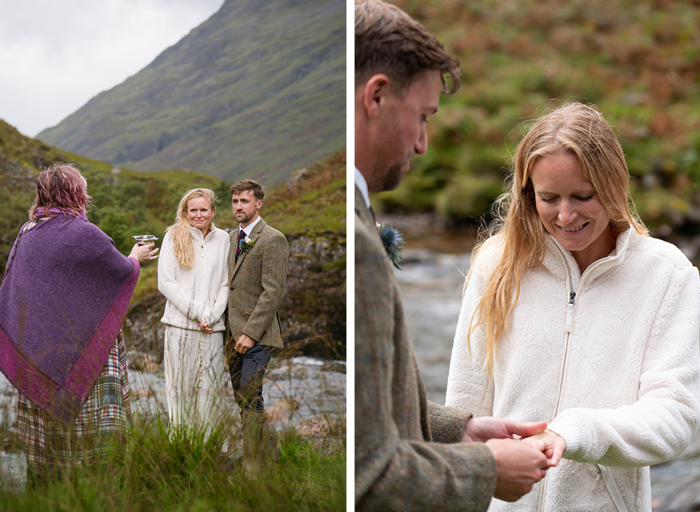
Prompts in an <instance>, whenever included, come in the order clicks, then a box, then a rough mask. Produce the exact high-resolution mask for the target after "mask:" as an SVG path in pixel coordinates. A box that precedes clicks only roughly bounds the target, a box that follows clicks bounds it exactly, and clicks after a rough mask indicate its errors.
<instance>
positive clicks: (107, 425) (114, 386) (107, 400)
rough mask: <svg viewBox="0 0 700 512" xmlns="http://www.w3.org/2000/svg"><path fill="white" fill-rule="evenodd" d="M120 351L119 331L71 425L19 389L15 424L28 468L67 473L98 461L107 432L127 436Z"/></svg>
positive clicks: (42, 473) (125, 381)
mask: <svg viewBox="0 0 700 512" xmlns="http://www.w3.org/2000/svg"><path fill="white" fill-rule="evenodd" d="M125 352H126V350H125V346H124V334H123V333H122V332H121V331H120V332H119V335H118V336H117V339H116V340H115V342H114V346H113V347H112V350H111V351H110V353H109V356H108V358H107V363H106V364H105V366H104V368H103V370H102V373H100V375H99V377H98V378H97V381H96V382H95V385H94V386H93V388H92V390H91V391H90V394H89V395H88V397H87V399H86V400H85V403H84V404H83V406H82V408H81V409H80V412H79V413H78V415H77V417H76V418H75V419H74V420H73V422H72V424H71V425H70V427H66V426H65V424H63V423H60V422H58V421H56V420H55V419H53V418H52V417H51V416H50V415H49V414H48V413H46V412H45V411H44V410H42V409H41V408H40V407H39V406H37V405H36V404H34V403H33V402H32V401H31V400H29V399H27V398H26V397H25V396H24V395H23V394H21V393H20V395H19V401H18V404H17V407H18V411H17V426H18V430H19V437H20V439H21V441H22V449H23V451H24V455H25V456H26V458H27V473H28V474H31V473H34V474H36V475H40V476H48V477H55V476H58V475H59V474H60V472H64V473H67V474H69V473H70V471H71V469H77V468H85V467H86V466H92V465H94V464H95V463H98V462H100V461H101V459H102V456H103V455H104V448H105V443H106V442H107V441H108V439H109V438H116V439H117V440H119V441H125V440H126V434H127V431H128V429H129V428H131V406H130V403H129V381H128V378H127V369H126V357H125Z"/></svg>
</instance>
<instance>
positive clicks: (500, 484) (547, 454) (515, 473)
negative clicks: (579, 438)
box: [462, 417, 566, 501]
mask: <svg viewBox="0 0 700 512" xmlns="http://www.w3.org/2000/svg"><path fill="white" fill-rule="evenodd" d="M546 429H547V423H546V422H540V423H524V422H518V421H511V420H509V419H504V418H491V417H482V418H471V419H470V420H469V421H467V425H466V427H465V429H464V433H463V434H462V442H464V443H470V442H481V443H485V444H486V446H487V447H488V448H489V450H491V453H492V454H493V458H494V459H495V461H496V491H495V493H494V496H495V497H496V498H498V499H499V500H504V501H517V500H518V499H520V497H521V496H523V495H525V494H527V493H528V492H530V491H531V490H532V486H533V485H534V484H535V483H537V482H539V481H540V480H541V479H542V478H544V476H545V474H546V471H547V470H548V469H549V468H552V467H555V466H556V465H557V464H558V463H559V461H560V460H561V457H562V455H563V454H564V451H565V450H566V441H564V439H563V438H562V437H561V436H559V435H558V434H555V433H554V432H552V431H551V430H546Z"/></svg>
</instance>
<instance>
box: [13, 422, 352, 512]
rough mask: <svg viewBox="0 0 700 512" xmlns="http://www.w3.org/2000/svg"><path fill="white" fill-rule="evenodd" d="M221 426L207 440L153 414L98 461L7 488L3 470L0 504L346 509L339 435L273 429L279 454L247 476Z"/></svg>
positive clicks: (25, 507) (18, 510)
mask: <svg viewBox="0 0 700 512" xmlns="http://www.w3.org/2000/svg"><path fill="white" fill-rule="evenodd" d="M225 439H226V436H224V435H222V434H221V433H220V432H219V433H216V434H215V435H212V436H211V437H210V438H209V439H207V440H206V441H205V440H204V436H203V435H202V434H200V433H196V434H194V435H190V436H182V435H173V436H170V438H169V434H168V429H167V428H166V427H165V426H163V425H162V424H161V423H160V422H158V421H149V422H146V423H138V424H137V425H136V426H135V427H134V429H133V432H132V434H131V436H130V438H129V441H128V443H127V444H126V445H112V446H110V449H109V450H108V454H107V455H106V457H105V460H104V462H103V465H102V467H100V468H99V469H92V470H88V471H84V472H82V473H81V474H80V475H71V476H72V478H68V477H66V478H59V479H56V481H55V482H52V483H50V484H48V485H39V486H38V487H37V488H35V489H33V490H32V491H31V492H17V491H16V490H12V482H11V481H9V480H8V479H7V478H8V477H7V476H5V478H4V481H3V482H2V484H3V489H4V490H2V489H0V504H1V505H2V506H1V507H0V508H2V510H4V511H8V512H10V511H12V512H23V511H27V512H29V511H32V512H34V511H36V510H42V511H47V512H54V511H55V512H59V511H75V512H78V511H85V512H88V511H117V510H128V511H134V512H141V511H143V512H159V511H183V512H184V511H193V512H195V511H201V512H204V511H210V510H216V511H222V512H224V511H232V512H233V511H243V510H273V511H288V510H299V511H326V510H345V481H346V479H345V474H346V469H345V465H346V454H345V453H346V450H345V442H344V438H343V436H342V435H338V436H337V437H335V438H334V442H332V443H327V442H326V443H317V442H314V441H313V440H312V439H307V438H304V437H302V436H300V435H299V434H298V433H297V431H296V430H295V429H294V428H290V429H287V430H284V431H282V432H280V433H275V444H276V445H277V450H276V451H277V452H278V453H279V456H278V457H277V459H278V460H276V461H274V462H270V463H269V464H268V466H267V467H266V468H264V469H263V470H262V473H261V474H260V475H259V476H257V477H252V476H249V475H248V474H246V473H245V471H244V470H243V464H242V462H241V461H239V460H237V458H236V456H235V455H234V453H231V452H230V451H228V449H225V448H224V446H225V444H224V440H225Z"/></svg>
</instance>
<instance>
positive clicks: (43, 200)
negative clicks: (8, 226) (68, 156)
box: [29, 163, 92, 220]
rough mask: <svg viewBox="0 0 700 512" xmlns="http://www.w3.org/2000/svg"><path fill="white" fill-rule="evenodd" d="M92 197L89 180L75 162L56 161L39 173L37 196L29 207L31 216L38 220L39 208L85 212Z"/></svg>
mask: <svg viewBox="0 0 700 512" xmlns="http://www.w3.org/2000/svg"><path fill="white" fill-rule="evenodd" d="M90 199H92V198H91V197H90V196H89V195H88V193H87V180H86V179H85V178H84V177H83V175H82V174H80V171H79V170H78V168H77V167H76V166H75V164H64V163H56V164H53V165H51V166H49V167H47V168H46V169H44V170H43V171H41V174H39V178H38V179H37V181H36V198H35V199H34V203H33V204H32V207H31V208H30V209H29V218H30V219H32V220H37V219H36V217H35V213H36V210H37V208H43V209H44V211H47V210H48V209H49V208H58V209H59V210H63V211H65V212H66V213H72V214H76V215H77V214H81V213H82V214H84V213H85V212H86V210H87V207H88V204H89V202H90Z"/></svg>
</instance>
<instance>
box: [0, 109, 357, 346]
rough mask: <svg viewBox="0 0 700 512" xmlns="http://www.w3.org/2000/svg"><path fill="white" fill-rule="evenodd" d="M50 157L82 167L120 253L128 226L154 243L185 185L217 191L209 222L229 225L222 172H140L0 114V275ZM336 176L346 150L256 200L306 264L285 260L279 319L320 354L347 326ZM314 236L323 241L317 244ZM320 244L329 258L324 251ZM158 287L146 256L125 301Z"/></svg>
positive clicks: (126, 246) (341, 186) (340, 182)
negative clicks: (58, 144)
mask: <svg viewBox="0 0 700 512" xmlns="http://www.w3.org/2000/svg"><path fill="white" fill-rule="evenodd" d="M56 161H62V162H75V163H76V164H77V165H78V167H79V168H80V170H81V171H82V172H83V174H84V175H85V177H86V178H87V180H88V192H89V193H90V195H91V196H92V198H93V201H92V203H93V206H92V209H91V211H89V212H88V218H89V219H90V221H91V222H93V223H94V224H96V225H97V226H99V227H100V229H102V230H103V231H104V232H105V233H106V234H107V235H108V236H110V237H111V238H112V239H113V240H114V243H115V245H116V247H117V249H119V251H120V252H121V253H122V254H129V251H130V250H131V247H132V246H133V239H132V238H131V237H132V236H133V235H137V234H153V235H155V236H157V237H158V238H159V239H160V240H159V241H158V242H157V245H158V246H159V245H160V243H161V242H162V238H163V234H164V232H165V228H166V227H167V226H169V225H170V224H172V223H173V222H174V216H175V210H176V209H177V205H178V203H179V202H180V198H181V197H182V195H183V194H184V193H185V192H186V191H187V190H189V189H191V188H194V187H207V188H212V189H213V190H214V191H215V192H216V194H217V196H218V198H219V203H218V205H217V216H216V218H215V223H216V225H217V226H218V227H220V228H231V227H235V226H236V222H235V220H234V218H233V214H232V210H231V207H230V201H229V199H230V194H229V186H230V184H231V182H228V183H226V182H223V181H221V180H219V179H218V178H215V177H212V176H206V175H203V174H197V173H192V172H185V171H177V170H171V171H165V172H161V173H141V172H137V171H132V170H128V169H120V168H117V167H114V166H112V165H110V164H107V163H104V162H99V161H96V160H90V159H87V158H83V157H80V156H78V155H73V154H71V153H67V152H60V151H58V150H56V149H54V148H51V147H49V146H47V145H46V144H44V143H42V142H41V141H38V140H34V139H30V138H28V137H25V136H23V135H22V134H20V133H19V132H18V131H17V130H15V129H14V128H12V127H11V126H9V125H8V124H6V123H5V122H3V121H2V120H0V219H2V220H0V275H2V272H4V268H5V266H6V264H7V258H8V256H9V253H10V250H11V248H12V244H13V242H14V240H15V237H16V236H17V233H18V231H19V228H20V227H21V226H22V224H24V223H25V222H26V220H27V211H28V210H29V207H30V206H31V203H32V200H33V199H34V195H35V183H36V178H37V176H38V174H39V172H40V169H41V168H44V167H46V166H47V165H49V164H51V163H53V162H56ZM345 176H346V174H345V150H344V149H341V150H339V151H336V152H335V153H333V154H331V155H329V156H327V157H326V158H324V159H322V160H320V161H318V162H316V163H314V164H312V165H310V166H309V167H308V169H304V170H303V171H299V172H297V173H295V175H294V176H293V178H294V179H295V180H294V182H293V184H292V183H291V181H290V184H289V185H287V184H282V185H278V186H276V187H270V188H269V189H268V190H267V192H266V195H265V201H264V205H263V210H262V215H263V217H264V218H265V220H266V221H267V222H268V223H269V224H270V225H272V226H274V227H275V228H277V229H279V230H280V231H281V232H282V233H284V235H285V236H286V237H287V238H288V239H289V240H290V242H291V243H295V242H294V241H295V240H300V239H304V240H308V241H307V242H305V243H304V244H301V245H302V247H301V248H298V249H297V250H298V251H301V253H297V254H296V255H295V254H293V255H292V257H293V258H301V257H303V258H306V259H308V264H307V265H292V267H291V271H290V276H289V279H288V286H287V292H286V296H285V303H284V304H283V306H282V309H281V311H280V314H281V317H282V318H283V319H284V323H285V324H289V325H288V326H287V327H288V329H289V331H290V333H289V334H288V336H287V339H288V340H290V341H302V340H306V339H308V338H311V337H314V338H316V339H317V340H320V342H321V344H324V345H328V346H330V347H332V348H331V349H330V353H329V352H324V355H327V356H333V357H341V358H342V357H344V354H345V328H346V325H345V305H346V301H345V265H346V258H345V243H346V239H345V233H346V220H345V184H346V179H345ZM261 181H262V183H263V184H264V183H266V182H265V181H264V180H261ZM310 245H311V246H313V247H309V246H310ZM315 246H322V247H324V249H323V251H321V252H320V253H319V251H317V250H316V249H315ZM317 253H319V254H317ZM329 254H330V255H332V256H331V259H330V260H327V259H326V258H328V257H329V256H328V255H329ZM321 291H322V292H321ZM157 292H158V282H157V265H156V264H155V263H147V264H145V265H143V267H142V269H141V276H140V278H139V282H138V284H137V286H136V290H135V291H134V295H133V296H132V305H135V304H136V303H138V302H140V301H142V300H143V299H146V298H149V297H151V296H153V295H154V294H157ZM292 330H293V331H294V334H291V331H292Z"/></svg>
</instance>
